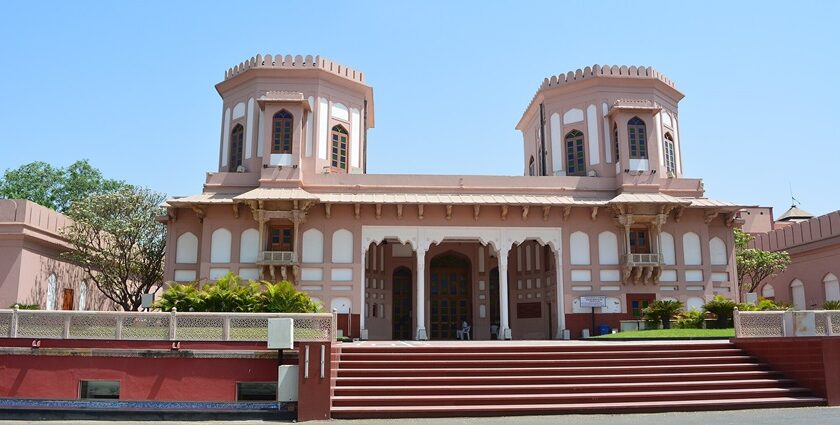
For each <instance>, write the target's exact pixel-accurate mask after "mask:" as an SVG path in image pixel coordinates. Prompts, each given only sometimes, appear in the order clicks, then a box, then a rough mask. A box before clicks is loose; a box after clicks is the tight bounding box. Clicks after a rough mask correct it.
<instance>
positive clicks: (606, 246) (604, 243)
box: [598, 231, 618, 265]
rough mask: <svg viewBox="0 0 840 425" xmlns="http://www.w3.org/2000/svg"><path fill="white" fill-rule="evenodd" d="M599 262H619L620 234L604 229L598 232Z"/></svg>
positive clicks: (613, 263) (612, 263)
mask: <svg viewBox="0 0 840 425" xmlns="http://www.w3.org/2000/svg"><path fill="white" fill-rule="evenodd" d="M598 262H599V263H600V264H602V265H615V264H618V236H616V234H615V233H613V232H608V231H604V232H601V233H599V234H598Z"/></svg>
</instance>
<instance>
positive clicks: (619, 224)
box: [164, 55, 740, 340]
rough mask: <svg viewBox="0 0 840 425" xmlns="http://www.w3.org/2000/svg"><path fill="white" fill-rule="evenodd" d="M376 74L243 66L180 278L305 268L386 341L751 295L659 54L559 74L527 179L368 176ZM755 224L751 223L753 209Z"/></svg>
mask: <svg viewBox="0 0 840 425" xmlns="http://www.w3.org/2000/svg"><path fill="white" fill-rule="evenodd" d="M365 77H366V76H365V75H364V74H363V73H362V72H360V71H358V70H354V69H351V68H348V67H345V66H343V65H340V64H337V63H335V62H333V61H331V60H329V59H326V58H323V57H317V56H316V57H312V56H306V57H302V56H296V57H292V56H281V55H277V56H271V55H266V56H261V55H258V56H255V57H253V58H251V59H249V60H247V61H245V62H243V63H241V64H239V65H237V66H235V67H233V68H231V69H229V70H228V71H227V72H226V73H225V78H224V80H223V81H222V82H220V83H219V84H217V85H216V90H217V91H218V93H219V95H220V96H221V98H222V114H221V134H220V141H219V165H218V171H215V172H211V173H208V174H207V179H206V181H205V183H204V188H203V190H202V192H201V193H200V194H197V195H193V196H188V197H182V198H173V199H169V200H168V201H167V205H166V206H167V216H166V218H165V219H164V220H165V222H166V224H167V228H168V232H169V252H168V255H167V257H166V258H167V263H166V274H165V277H166V279H167V280H174V281H181V282H187V281H195V280H199V281H206V280H211V281H212V280H214V279H217V278H218V277H220V276H222V275H224V274H226V273H228V272H233V273H236V274H238V275H240V276H242V277H243V278H245V279H268V280H280V279H288V280H291V281H292V282H294V284H295V285H296V286H297V287H298V288H299V289H301V290H303V291H306V292H308V293H309V294H311V296H312V297H314V298H316V299H317V300H319V301H320V302H321V303H322V304H323V306H324V307H325V310H327V311H331V310H336V311H338V312H339V313H345V314H349V315H350V316H349V317H350V320H349V322H350V323H352V326H351V327H350V328H351V333H352V334H354V336H361V337H362V338H368V339H382V340H387V339H420V340H425V339H432V340H441V339H454V338H455V336H456V330H457V329H460V328H461V324H462V322H464V321H466V322H467V323H469V324H470V326H471V327H472V329H471V332H470V334H471V337H472V338H473V339H491V338H502V339H510V338H514V339H552V338H562V337H563V330H567V329H568V330H569V331H570V334H571V336H572V337H578V336H579V335H580V333H581V330H582V329H583V328H589V327H590V326H591V325H590V320H591V317H590V312H591V309H590V308H589V307H585V306H583V305H582V304H581V297H585V296H594V295H597V296H604V297H606V306H604V307H600V308H596V309H595V313H596V323H597V325H601V324H607V325H610V326H611V327H613V328H617V327H618V326H619V321H620V320H627V319H633V318H638V317H640V315H641V313H640V312H641V309H642V308H643V307H644V306H646V305H647V304H648V303H649V302H651V301H653V300H655V299H676V300H679V301H682V302H683V303H685V304H686V305H687V307H688V308H699V307H700V306H701V305H702V304H703V303H704V302H705V301H706V300H708V299H710V298H711V297H713V296H714V295H716V294H722V295H724V296H727V297H733V298H736V297H737V296H738V291H737V290H736V282H735V263H734V256H733V236H732V228H733V226H734V225H736V224H739V222H740V219H738V216H737V211H738V210H739V209H740V207H739V206H737V205H735V204H732V203H728V202H722V201H717V200H712V199H708V198H706V197H704V189H703V182H702V180H700V179H696V178H687V177H685V176H684V175H683V160H682V156H681V147H680V146H681V143H682V140H681V138H680V132H679V110H678V103H679V101H680V100H681V99H682V98H683V94H682V93H681V92H680V91H679V90H677V89H676V87H675V84H674V83H673V82H672V81H671V80H670V79H668V78H666V77H665V76H664V75H662V74H660V73H659V72H657V71H656V70H655V69H653V68H646V67H635V66H633V67H626V66H621V67H618V66H599V65H595V66H593V67H586V68H585V69H579V70H577V71H574V72H569V73H567V74H560V75H557V76H551V77H549V78H546V79H545V80H544V81H543V82H542V84H540V86H539V88H538V90H537V92H536V94H535V95H534V97H533V100H532V101H531V102H530V103H529V104H528V105H527V106H526V108H525V111H524V113H523V115H522V117H521V118H520V120H519V123H518V124H517V129H519V130H520V131H521V132H522V136H523V139H522V140H523V156H522V164H523V166H522V169H523V176H515V177H514V176H470V175H455V176H452V175H446V176H444V175H383V174H367V173H366V169H367V161H366V159H367V155H366V153H367V149H368V146H367V135H368V131H369V129H371V128H373V127H374V118H375V114H374V99H373V89H372V87H371V86H370V85H368V84H367V83H366V82H365V81H366V79H365ZM736 222H738V223H736Z"/></svg>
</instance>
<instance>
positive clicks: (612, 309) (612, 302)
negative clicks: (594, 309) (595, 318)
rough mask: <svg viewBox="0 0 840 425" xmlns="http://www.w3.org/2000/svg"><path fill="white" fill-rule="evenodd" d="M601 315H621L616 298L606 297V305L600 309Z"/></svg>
mask: <svg viewBox="0 0 840 425" xmlns="http://www.w3.org/2000/svg"><path fill="white" fill-rule="evenodd" d="M601 313H610V314H615V313H621V300H620V299H618V298H616V297H607V305H606V306H605V307H601Z"/></svg>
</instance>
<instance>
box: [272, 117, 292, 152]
mask: <svg viewBox="0 0 840 425" xmlns="http://www.w3.org/2000/svg"><path fill="white" fill-rule="evenodd" d="M271 132H272V135H273V136H274V139H272V142H271V153H292V114H290V113H289V111H287V110H285V109H283V110H281V111H280V112H278V113H276V114H274V118H273V119H272V120H271Z"/></svg>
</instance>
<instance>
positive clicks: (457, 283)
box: [360, 226, 565, 341]
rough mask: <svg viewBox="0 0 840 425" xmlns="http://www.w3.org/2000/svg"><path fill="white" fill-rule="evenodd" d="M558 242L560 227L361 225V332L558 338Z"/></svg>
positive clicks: (375, 336) (388, 336)
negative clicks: (464, 331) (460, 332)
mask: <svg viewBox="0 0 840 425" xmlns="http://www.w3.org/2000/svg"><path fill="white" fill-rule="evenodd" d="M559 241H560V230H559V229H541V228H489V227H419V226H418V227H413V226H402V227H397V226H394V227H385V226H363V229H362V241H361V242H362V247H361V252H362V258H364V265H363V276H362V284H361V285H360V287H361V291H362V293H361V294H360V298H361V299H362V301H363V303H364V311H362V312H361V317H360V325H361V329H363V330H364V331H365V332H364V333H366V334H367V339H369V340H409V339H416V340H429V339H431V340H436V341H437V340H444V341H445V340H455V339H456V335H457V331H458V330H461V329H462V328H463V325H464V323H465V322H466V323H467V325H468V326H469V327H470V331H469V333H468V335H469V338H470V339H473V340H491V339H513V338H514V337H515V338H518V339H552V337H554V338H559V337H561V336H562V333H561V332H559V331H558V330H562V329H564V326H565V324H564V316H565V314H564V313H565V311H564V310H565V309H564V305H563V303H562V302H559V301H560V300H562V299H563V286H562V273H560V276H561V277H560V281H559V282H558V278H557V276H558V274H557V270H562V264H561V260H560V259H561V258H562V256H561V255H559V251H558V250H559V247H560V244H559ZM500 258H501V259H503V260H502V261H499V259H500ZM417 282H422V283H423V284H422V285H418V284H417Z"/></svg>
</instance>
